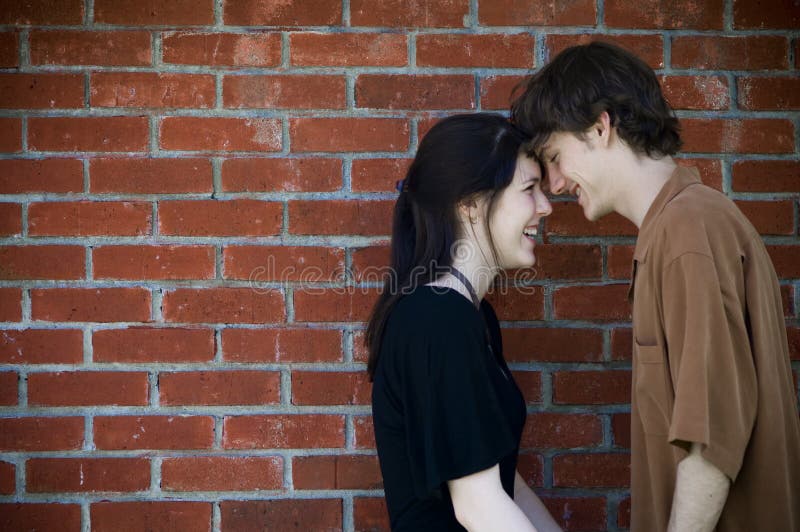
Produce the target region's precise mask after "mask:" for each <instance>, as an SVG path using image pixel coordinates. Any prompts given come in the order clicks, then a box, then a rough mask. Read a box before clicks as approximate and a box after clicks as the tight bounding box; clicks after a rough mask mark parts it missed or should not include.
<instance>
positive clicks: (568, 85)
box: [511, 42, 683, 158]
mask: <svg viewBox="0 0 800 532" xmlns="http://www.w3.org/2000/svg"><path fill="white" fill-rule="evenodd" d="M520 87H524V92H523V93H522V94H521V95H520V96H519V97H517V98H516V99H515V100H514V102H513V103H512V104H511V120H512V121H513V122H514V124H515V125H516V126H517V127H519V128H520V129H522V130H523V131H524V132H525V133H526V134H528V135H529V136H531V137H532V141H531V143H530V149H529V151H530V152H531V153H536V154H538V152H539V150H540V148H541V147H542V145H543V144H544V143H545V142H547V138H548V137H549V136H550V134H551V133H554V132H557V131H567V132H571V133H575V134H577V135H578V136H581V135H582V133H583V132H584V131H586V130H587V129H588V128H589V127H591V126H592V125H593V124H594V123H595V122H596V121H597V119H598V118H599V117H600V115H601V114H602V112H603V111H607V112H608V115H609V117H610V118H611V124H612V125H613V126H616V128H617V131H618V134H619V136H620V138H621V139H622V140H623V141H625V142H626V143H627V144H628V146H630V147H631V148H632V149H633V150H634V151H636V152H637V153H642V152H644V153H646V154H647V155H648V156H650V157H655V158H658V157H662V156H664V155H674V154H675V153H677V151H678V150H679V149H680V147H681V145H682V144H683V143H682V141H681V137H680V125H679V123H678V119H677V118H676V117H675V114H674V112H673V111H672V108H671V107H670V106H669V104H668V103H667V101H666V99H665V98H664V95H663V94H662V93H661V87H660V86H659V84H658V80H657V79H656V75H655V73H654V72H653V70H652V69H651V68H650V67H649V66H648V65H647V64H646V63H645V62H644V61H642V60H641V59H639V58H638V57H636V56H635V55H633V54H632V53H630V52H628V51H626V50H623V49H622V48H620V47H618V46H614V45H612V44H608V43H604V42H592V43H589V44H585V45H581V46H573V47H570V48H567V49H566V50H564V51H562V52H561V53H560V54H558V55H557V56H556V57H555V58H554V59H553V60H552V61H550V63H548V64H547V65H545V66H544V68H542V70H540V71H539V72H538V73H536V74H534V75H533V76H531V77H530V78H529V79H528V80H526V81H523V82H522V83H521V84H520V86H518V87H517V89H519V88H520Z"/></svg>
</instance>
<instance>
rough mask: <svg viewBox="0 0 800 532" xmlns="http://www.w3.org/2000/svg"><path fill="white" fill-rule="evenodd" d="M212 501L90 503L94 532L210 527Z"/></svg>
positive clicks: (164, 531) (158, 531)
mask: <svg viewBox="0 0 800 532" xmlns="http://www.w3.org/2000/svg"><path fill="white" fill-rule="evenodd" d="M211 506H212V505H211V503H210V502H187V501H180V502H178V501H129V502H110V501H100V502H94V503H92V504H91V507H90V511H91V520H92V531H93V532H139V531H141V530H147V531H149V532H173V531H186V532H189V531H191V530H211Z"/></svg>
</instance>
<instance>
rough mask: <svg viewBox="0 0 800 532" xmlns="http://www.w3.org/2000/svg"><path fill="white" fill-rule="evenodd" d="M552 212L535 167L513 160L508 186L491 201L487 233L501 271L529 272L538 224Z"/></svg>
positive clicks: (533, 163) (532, 163) (530, 162)
mask: <svg viewBox="0 0 800 532" xmlns="http://www.w3.org/2000/svg"><path fill="white" fill-rule="evenodd" d="M551 212H553V209H552V207H551V205H550V202H549V201H548V199H547V197H546V196H545V194H544V192H542V172H541V169H540V168H539V163H538V162H536V161H535V160H534V159H531V158H529V157H527V156H525V154H520V156H519V157H518V158H517V166H516V171H515V172H514V178H513V179H512V180H511V183H510V184H509V185H508V186H507V187H506V188H505V189H503V190H502V191H501V192H500V193H499V194H498V195H497V199H496V200H495V205H494V210H493V212H492V214H491V218H490V219H489V230H490V231H491V234H492V239H493V241H494V246H495V249H496V250H497V259H498V261H499V264H498V266H499V267H500V268H502V269H506V270H507V269H513V268H529V267H531V266H533V264H534V263H535V262H536V257H535V256H534V254H533V249H534V247H535V245H536V243H535V240H534V239H535V237H536V235H537V234H538V231H539V222H540V221H541V219H542V218H544V217H545V216H548V215H549V214H550V213H551Z"/></svg>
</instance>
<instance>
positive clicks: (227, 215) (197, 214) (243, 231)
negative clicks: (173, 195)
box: [158, 199, 283, 236]
mask: <svg viewBox="0 0 800 532" xmlns="http://www.w3.org/2000/svg"><path fill="white" fill-rule="evenodd" d="M158 223H159V227H158V231H159V233H160V234H162V235H179V236H270V235H277V234H278V233H280V231H281V225H282V223H283V205H281V203H279V202H276V201H260V200H254V199H234V200H187V201H162V202H160V203H159V204H158Z"/></svg>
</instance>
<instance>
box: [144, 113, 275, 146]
mask: <svg viewBox="0 0 800 532" xmlns="http://www.w3.org/2000/svg"><path fill="white" fill-rule="evenodd" d="M158 142H159V145H160V146H161V147H162V148H163V149H165V150H195V151H225V152H229V151H278V150H280V149H281V145H282V142H283V141H282V139H281V121H280V120H279V119H274V118H227V117H226V118H222V117H196V116H168V117H165V118H163V119H162V120H161V124H160V127H159V130H158Z"/></svg>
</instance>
